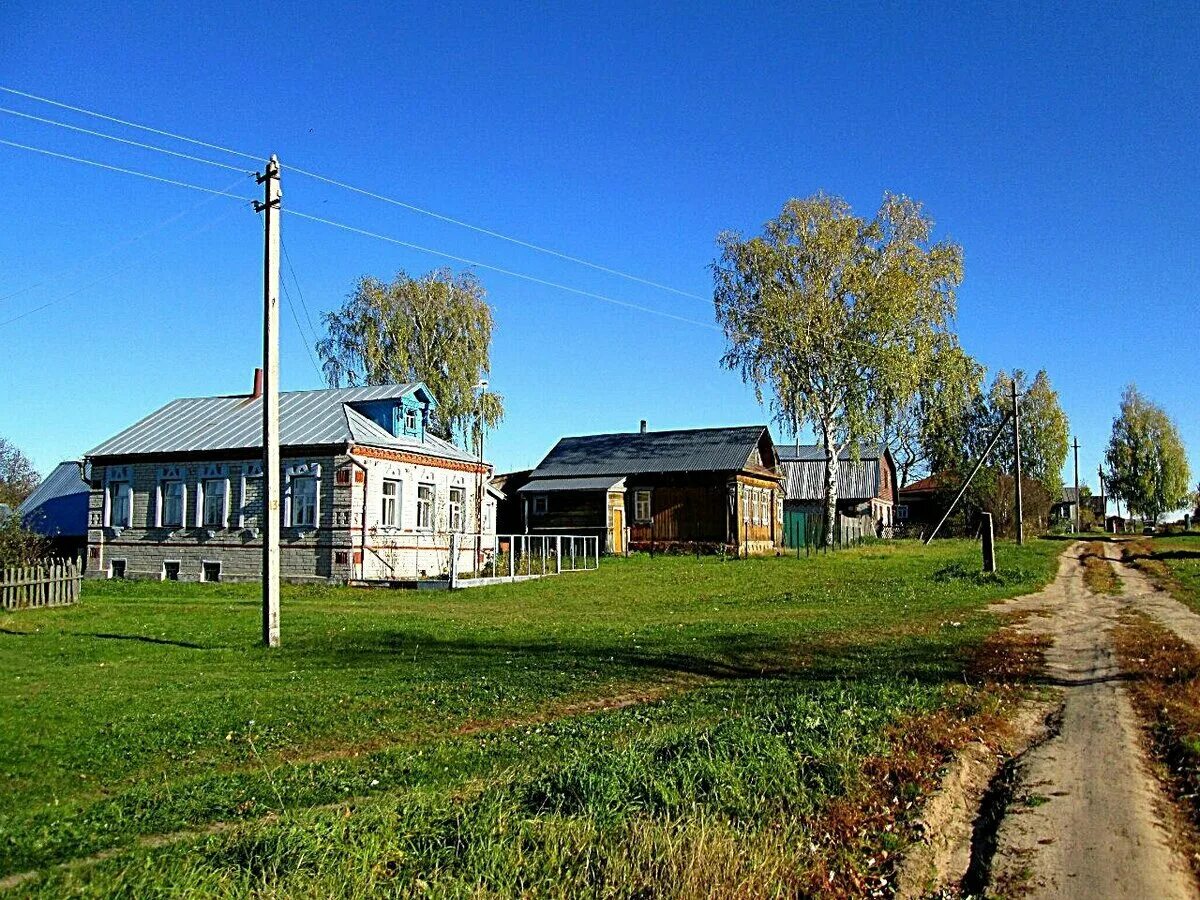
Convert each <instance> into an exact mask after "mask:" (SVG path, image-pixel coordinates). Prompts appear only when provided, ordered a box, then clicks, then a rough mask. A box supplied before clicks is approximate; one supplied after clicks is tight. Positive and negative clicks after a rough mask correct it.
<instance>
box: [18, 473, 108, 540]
mask: <svg viewBox="0 0 1200 900" xmlns="http://www.w3.org/2000/svg"><path fill="white" fill-rule="evenodd" d="M90 492H91V487H90V486H89V485H88V483H87V482H86V481H84V480H83V469H82V467H81V466H80V465H79V463H77V462H74V461H70V462H61V463H59V464H58V465H57V466H55V467H54V471H53V472H51V473H50V474H49V475H47V476H46V478H45V479H43V480H42V483H41V484H39V485H38V486H37V487H36V488H35V489H34V491H33V493H32V494H30V495H29V496H28V497H26V498H25V501H24V502H23V503H22V504H21V505H20V507H18V512H19V513H20V515H21V522H22V523H23V524H24V525H25V527H26V528H29V529H31V530H33V531H36V532H37V533H38V534H44V535H51V536H52V535H64V536H69V537H70V536H74V537H78V536H82V535H85V534H87V513H88V494H89V493H90Z"/></svg>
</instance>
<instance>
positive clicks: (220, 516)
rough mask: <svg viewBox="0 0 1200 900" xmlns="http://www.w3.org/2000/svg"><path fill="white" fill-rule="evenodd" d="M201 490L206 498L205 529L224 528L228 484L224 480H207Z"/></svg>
mask: <svg viewBox="0 0 1200 900" xmlns="http://www.w3.org/2000/svg"><path fill="white" fill-rule="evenodd" d="M201 490H202V492H203V497H204V520H203V522H202V524H203V525H204V527H205V528H224V527H225V507H226V505H227V504H226V500H227V499H228V497H227V495H228V493H229V487H228V483H227V482H226V481H225V479H224V478H206V479H204V481H203V482H202V484H201Z"/></svg>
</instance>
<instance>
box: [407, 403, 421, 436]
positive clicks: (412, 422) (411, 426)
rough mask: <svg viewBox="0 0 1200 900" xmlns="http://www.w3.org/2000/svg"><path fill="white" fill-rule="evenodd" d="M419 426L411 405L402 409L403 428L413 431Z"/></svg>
mask: <svg viewBox="0 0 1200 900" xmlns="http://www.w3.org/2000/svg"><path fill="white" fill-rule="evenodd" d="M419 427H420V426H419V425H418V423H417V411H416V410H415V409H413V408H412V407H409V408H408V409H406V410H404V430H405V431H411V432H415V431H417V430H418V428H419Z"/></svg>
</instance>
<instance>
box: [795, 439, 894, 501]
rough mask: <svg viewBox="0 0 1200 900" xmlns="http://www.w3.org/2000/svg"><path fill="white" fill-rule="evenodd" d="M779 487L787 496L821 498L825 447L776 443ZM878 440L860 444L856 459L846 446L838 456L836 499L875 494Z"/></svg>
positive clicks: (879, 454) (881, 451) (880, 450)
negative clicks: (781, 478) (781, 485)
mask: <svg viewBox="0 0 1200 900" xmlns="http://www.w3.org/2000/svg"><path fill="white" fill-rule="evenodd" d="M775 449H776V452H777V453H778V454H779V468H780V471H781V472H782V473H783V488H784V492H785V497H786V498H787V499H788V500H799V501H815V500H824V499H825V448H824V447H821V446H819V445H805V444H801V445H800V447H799V448H797V447H796V446H795V445H794V444H791V445H780V446H777V447H776V448H775ZM886 449H887V448H886V447H884V446H883V445H882V444H863V445H861V446H860V449H859V460H858V462H854V460H853V459H851V455H850V450H849V448H847V449H846V450H843V451H842V453H841V455H840V456H839V457H838V499H839V500H868V499H870V498H871V497H877V496H879V460H880V458H881V457H882V456H883V454H884V453H885V452H886Z"/></svg>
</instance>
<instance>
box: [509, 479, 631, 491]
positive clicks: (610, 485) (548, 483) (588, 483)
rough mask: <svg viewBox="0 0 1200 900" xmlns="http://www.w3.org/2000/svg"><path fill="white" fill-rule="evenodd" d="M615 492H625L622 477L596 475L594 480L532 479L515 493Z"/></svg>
mask: <svg viewBox="0 0 1200 900" xmlns="http://www.w3.org/2000/svg"><path fill="white" fill-rule="evenodd" d="M617 490H621V491H623V490H625V479H624V477H621V478H614V477H613V476H612V475H598V476H596V477H594V478H534V479H533V480H532V481H529V482H528V483H526V484H525V485H523V486H522V487H519V488H517V493H518V494H524V493H527V492H528V493H533V494H548V493H553V492H554V491H617Z"/></svg>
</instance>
